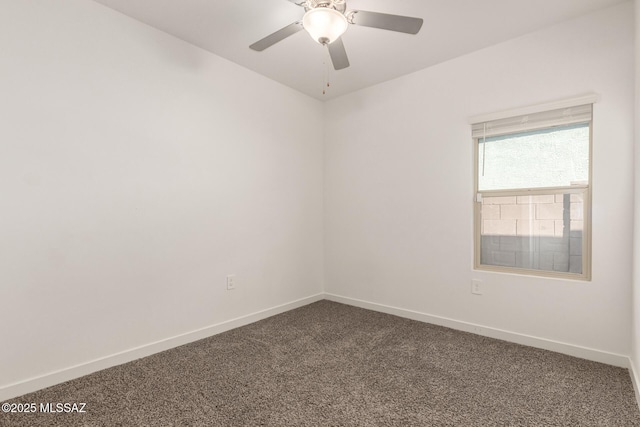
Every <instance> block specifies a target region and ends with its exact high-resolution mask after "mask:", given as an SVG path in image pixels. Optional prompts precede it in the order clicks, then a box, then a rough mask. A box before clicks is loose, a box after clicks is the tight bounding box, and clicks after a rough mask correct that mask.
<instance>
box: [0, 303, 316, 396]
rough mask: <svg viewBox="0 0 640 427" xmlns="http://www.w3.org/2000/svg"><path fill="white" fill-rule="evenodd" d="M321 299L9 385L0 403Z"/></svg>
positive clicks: (228, 321) (262, 313) (241, 318)
mask: <svg viewBox="0 0 640 427" xmlns="http://www.w3.org/2000/svg"><path fill="white" fill-rule="evenodd" d="M323 297H324V294H317V295H313V296H310V297H307V298H302V299H299V300H296V301H292V302H289V303H286V304H282V305H279V306H276V307H272V308H268V309H265V310H261V311H258V312H255V313H251V314H247V315H245V316H241V317H238V318H235V319H231V320H227V321H225V322H221V323H218V324H215V325H211V326H207V327H204V328H201V329H197V330H195V331H191V332H187V333H185V334H181V335H177V336H174V337H171V338H167V339H164V340H160V341H156V342H152V343H149V344H145V345H142V346H139V347H136V348H132V349H129V350H125V351H122V352H119V353H116V354H112V355H109V356H105V357H101V358H99V359H95V360H92V361H89V362H86V363H82V364H79V365H75V366H71V367H69V368H65V369H61V370H59V371H55V372H50V373H48V374H45V375H42V376H38V377H35V378H29V379H27V380H24V381H20V382H17V383H13V384H9V385H6V386H3V387H0V402H3V401H5V400H8V399H12V398H14V397H18V396H22V395H23V394H27V393H31V392H34V391H37V390H41V389H43V388H46V387H50V386H53V385H56V384H60V383H63V382H65V381H69V380H72V379H75V378H79V377H82V376H84V375H88V374H91V373H93V372H97V371H101V370H103V369H107V368H111V367H113V366H117V365H121V364H123V363H127V362H131V361H133V360H136V359H140V358H142V357H147V356H150V355H152V354H155V353H159V352H161V351H165V350H168V349H171V348H174V347H178V346H181V345H184V344H188V343H190V342H193V341H198V340H201V339H203V338H208V337H210V336H213V335H217V334H220V333H222V332H226V331H229V330H231V329H234V328H238V327H240V326H245V325H248V324H250V323H254V322H257V321H259V320H262V319H266V318H268V317H271V316H275V315H276V314H280V313H284V312H286V311H289V310H293V309H295V308H298V307H302V306H305V305H308V304H311V303H314V302H316V301H320V300H322V299H323Z"/></svg>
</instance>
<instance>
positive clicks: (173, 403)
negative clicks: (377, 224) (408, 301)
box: [0, 301, 640, 427]
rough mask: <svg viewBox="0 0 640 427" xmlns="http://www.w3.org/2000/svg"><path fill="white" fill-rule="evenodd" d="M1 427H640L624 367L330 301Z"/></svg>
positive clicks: (93, 385)
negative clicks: (80, 406) (75, 408)
mask: <svg viewBox="0 0 640 427" xmlns="http://www.w3.org/2000/svg"><path fill="white" fill-rule="evenodd" d="M12 402H16V403H17V402H23V403H27V402H36V403H41V402H54V403H56V402H70V403H74V402H76V403H79V402H86V411H87V412H86V413H84V414H64V413H58V414H51V413H50V414H42V413H37V414H0V424H1V425H3V426H54V425H55V426H74V425H85V426H138V425H148V426H171V425H176V426H483V427H485V426H625V427H627V426H640V412H639V411H638V407H637V406H636V403H635V398H634V394H633V387H632V384H631V381H630V378H629V373H628V372H627V370H626V369H621V368H615V367H612V366H607V365H603V364H600V363H595V362H589V361H586V360H582V359H576V358H573V357H569V356H564V355H561V354H556V353H552V352H548V351H544V350H538V349H535V348H530V347H524V346H520V345H516V344H510V343H507V342H504V341H498V340H494V339H490V338H484V337H480V336H476V335H472V334H467V333H463V332H458V331H454V330H451V329H447V328H443V327H438V326H432V325H428V324H424V323H420V322H416V321H411V320H407V319H403V318H399V317H395V316H390V315H386V314H381V313H376V312H373V311H368V310H363V309H359V308H354V307H350V306H346V305H343V304H337V303H333V302H329V301H321V302H318V303H315V304H311V305H309V306H306V307H302V308H300V309H297V310H293V311H290V312H287V313H284V314H281V315H278V316H274V317H271V318H269V319H266V320H263V321H260V322H257V323H254V324H252V325H248V326H245V327H242V328H238V329H235V330H233V331H229V332H226V333H223V334H220V335H217V336H214V337H211V338H208V339H205V340H201V341H198V342H195V343H192V344H188V345H185V346H182V347H179V348H176V349H172V350H169V351H165V352H163V353H159V354H156V355H153V356H151V357H147V358H145V359H140V360H137V361H134V362H130V363H127V364H125V365H121V366H117V367H115V368H111V369H107V370H104V371H101V372H97V373H95V374H92V375H88V376H86V377H83V378H79V379H77V380H73V381H69V382H66V383H64V384H60V385H57V386H54V387H50V388H48V389H45V390H42V391H38V392H36V393H32V394H29V395H25V396H22V397H20V398H17V399H14V400H12Z"/></svg>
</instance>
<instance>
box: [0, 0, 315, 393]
mask: <svg viewBox="0 0 640 427" xmlns="http://www.w3.org/2000/svg"><path fill="white" fill-rule="evenodd" d="M0 9H1V10H2V13H0V28H2V29H3V31H2V33H3V34H4V35H5V36H3V37H0V52H2V54H0V94H1V95H0V122H1V125H0V294H1V296H0V306H1V308H0V324H2V325H3V328H2V344H1V345H0V391H1V389H2V387H5V388H6V386H7V385H10V384H12V383H19V382H21V381H24V380H27V379H29V378H32V377H39V376H42V375H47V374H49V373H51V372H53V371H56V370H60V369H66V368H69V367H72V366H74V365H78V364H83V363H86V362H88V361H92V360H95V359H97V358H101V357H108V356H110V355H113V354H114V353H117V352H121V351H127V350H129V349H132V348H134V347H137V346H143V345H146V344H148V343H151V342H155V341H158V340H163V339H166V338H169V337H173V336H176V335H180V334H183V333H186V332H190V331H193V330H196V329H199V328H203V327H207V326H209V325H214V324H217V323H220V322H224V321H227V320H229V319H233V318H237V317H239V316H244V315H247V314H250V313H255V312H257V311H259V310H264V309H269V308H272V307H275V306H278V305H281V304H285V303H289V302H292V301H295V300H298V299H301V298H305V297H309V296H312V295H314V294H318V293H321V292H322V289H323V271H322V268H323V261H322V105H321V103H320V102H319V101H316V100H313V99H311V98H309V97H307V96H305V95H301V94H299V93H298V92H295V91H293V90H291V89H288V88H285V87H284V86H281V85H280V84H278V83H275V82H273V81H271V80H268V79H266V78H264V77H261V76H259V75H257V74H255V73H253V72H250V71H248V70H246V69H244V68H241V67H239V66H237V65H234V64H232V63H230V62H228V61H226V60H223V59H221V58H219V57H216V56H214V55H212V54H210V53H207V52H205V51H203V50H200V49H197V48H195V47H193V46H191V45H189V44H187V43H184V42H182V41H180V40H177V39H175V38H173V37H171V36H169V35H167V34H164V33H162V32H159V31H157V30H154V29H152V28H151V27H148V26H146V25H143V24H140V23H138V22H136V21H134V20H132V19H129V18H127V17H125V16H123V15H120V14H118V13H116V12H114V11H112V10H110V9H107V8H105V7H103V6H101V5H99V4H96V3H94V2H92V1H87V0H66V1H55V2H49V1H41V0H20V1H14V0H0ZM229 273H235V274H236V275H237V280H238V289H236V290H235V291H232V292H227V291H226V290H225V276H226V275H227V274H229ZM8 393H10V392H8ZM0 400H1V399H0Z"/></svg>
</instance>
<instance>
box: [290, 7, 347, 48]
mask: <svg viewBox="0 0 640 427" xmlns="http://www.w3.org/2000/svg"><path fill="white" fill-rule="evenodd" d="M302 26H303V27H304V29H305V30H307V32H308V33H309V35H311V37H312V38H313V39H314V40H315V41H317V42H318V43H320V44H330V43H333V42H334V41H336V40H338V38H340V36H341V35H342V34H344V32H345V31H347V27H348V26H349V23H348V22H347V18H346V17H345V16H344V15H343V14H342V13H340V12H338V11H337V10H335V9H330V8H328V7H318V8H316V9H311V10H310V11H308V12H307V13H305V14H304V17H303V18H302Z"/></svg>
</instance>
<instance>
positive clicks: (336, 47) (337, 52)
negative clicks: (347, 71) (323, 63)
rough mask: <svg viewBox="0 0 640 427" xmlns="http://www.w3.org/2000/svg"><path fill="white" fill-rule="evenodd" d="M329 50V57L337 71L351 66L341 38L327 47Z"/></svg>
mask: <svg viewBox="0 0 640 427" xmlns="http://www.w3.org/2000/svg"><path fill="white" fill-rule="evenodd" d="M327 49H329V56H330V57H331V62H332V63H333V68H334V69H335V70H342V69H343V68H347V67H348V66H349V58H347V51H346V50H345V49H344V43H342V39H341V38H339V39H338V40H336V41H334V42H333V43H331V44H330V45H327Z"/></svg>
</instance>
